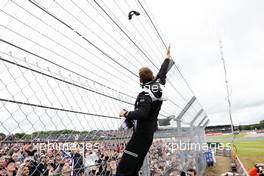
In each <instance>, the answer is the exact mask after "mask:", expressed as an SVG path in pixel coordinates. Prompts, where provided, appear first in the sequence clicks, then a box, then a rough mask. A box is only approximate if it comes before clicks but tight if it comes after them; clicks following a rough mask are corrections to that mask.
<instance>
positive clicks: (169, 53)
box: [166, 45, 171, 59]
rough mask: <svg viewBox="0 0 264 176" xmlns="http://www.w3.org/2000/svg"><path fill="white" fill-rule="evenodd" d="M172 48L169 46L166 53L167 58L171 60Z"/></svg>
mask: <svg viewBox="0 0 264 176" xmlns="http://www.w3.org/2000/svg"><path fill="white" fill-rule="evenodd" d="M170 48H171V46H170V45H169V47H168V48H167V52H166V58H169V59H170V58H171V52H170Z"/></svg>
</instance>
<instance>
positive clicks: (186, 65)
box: [147, 0, 264, 124]
mask: <svg viewBox="0 0 264 176" xmlns="http://www.w3.org/2000/svg"><path fill="white" fill-rule="evenodd" d="M147 2H148V1H147ZM148 4H149V7H150V9H151V10H152V14H153V15H154V16H155V19H156V22H157V23H158V24H159V27H160V28H161V29H162V31H163V34H164V35H165V36H166V38H167V41H168V42H170V43H171V44H172V48H173V54H174V57H175V59H176V61H177V62H178V64H179V65H180V67H181V69H182V71H183V73H184V75H185V76H186V78H187V79H188V81H189V83H190V84H191V86H192V88H193V89H194V91H195V93H196V95H197V97H199V99H200V101H201V103H202V105H203V106H204V107H205V109H206V110H207V113H208V115H209V118H210V119H211V124H214V123H216V124H220V123H229V122H230V121H229V118H228V114H227V111H228V109H227V102H226V99H225V98H226V90H225V84H224V71H223V65H222V62H221V60H220V54H219V53H220V51H219V45H218V40H219V39H221V40H222V42H223V47H224V58H225V60H226V67H227V74H228V81H229V83H230V87H231V102H232V114H233V118H234V122H235V123H236V124H247V123H255V122H258V121H259V120H263V119H264V82H263V75H264V69H263V68H264V32H263V31H264V20H263V19H264V1H261V0H221V1H220V0H199V1H196V0H186V1H173V0H155V1H149V2H148Z"/></svg>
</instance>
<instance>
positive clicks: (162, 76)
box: [156, 46, 174, 85]
mask: <svg viewBox="0 0 264 176" xmlns="http://www.w3.org/2000/svg"><path fill="white" fill-rule="evenodd" d="M173 64H174V61H173V60H172V59H171V53H170V46H169V47H168V49H167V53H166V59H165V60H164V62H163V63H162V65H161V67H160V70H159V72H158V74H157V76H156V80H157V81H159V82H160V84H162V85H165V83H166V74H167V73H168V71H169V70H170V69H171V67H172V66H173Z"/></svg>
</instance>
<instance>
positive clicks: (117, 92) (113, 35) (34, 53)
mask: <svg viewBox="0 0 264 176" xmlns="http://www.w3.org/2000/svg"><path fill="white" fill-rule="evenodd" d="M143 4H144V3H143V2H141V1H133V2H132V1H122V2H119V1H116V0H113V1H111V2H107V3H106V2H104V1H102V0H101V1H88V0H87V1H66V2H63V3H62V1H56V0H55V1H54V0H48V1H47V0H45V1H44V0H42V1H41V0H36V1H35V0H34V1H33V0H29V1H28V0H22V1H15V0H12V1H11V0H4V1H3V2H1V4H0V15H1V20H0V114H1V120H0V122H1V123H0V129H1V130H0V133H1V144H0V145H1V146H0V147H1V153H0V155H1V162H0V164H1V163H5V164H4V165H5V167H6V168H5V169H2V170H1V172H7V171H10V172H11V171H12V170H15V171H16V172H17V173H18V175H19V174H20V175H40V174H42V175H54V174H61V175H78V174H79V173H85V174H86V175H96V174H101V175H107V174H108V175H110V174H114V172H115V169H116V165H117V164H118V161H119V159H120V157H121V156H122V152H123V150H124V148H125V145H126V142H127V141H128V140H129V137H130V135H131V131H125V130H120V129H119V127H120V125H121V123H122V120H121V119H120V118H119V117H118V112H119V111H120V110H121V109H127V110H133V106H134V102H135V98H136V95H137V94H138V93H139V91H141V90H140V89H139V87H140V86H139V83H138V76H137V72H138V69H139V68H140V67H142V66H149V67H150V68H151V69H153V70H154V71H157V70H158V68H159V65H160V64H161V62H162V59H163V50H162V49H161V48H162V47H164V46H163V44H164V41H163V40H162V41H163V42H161V40H160V39H161V38H162V36H161V35H160V34H159V33H158V34H159V35H157V30H158V29H157V28H156V26H155V25H154V21H153V20H152V18H151V15H150V14H149V13H148V9H147V6H145V5H143ZM133 9H137V10H138V11H140V12H141V15H140V16H139V17H140V18H137V17H133V19H132V20H131V21H129V20H128V19H127V12H129V11H131V10H133ZM134 18H135V19H134ZM167 77H168V82H167V85H166V89H167V91H168V92H169V96H168V97H169V100H168V101H166V102H164V104H163V106H162V109H161V111H160V115H159V119H160V120H159V125H160V129H159V130H158V131H157V132H156V134H155V140H154V142H153V145H152V147H151V149H150V152H149V154H148V157H147V158H146V162H145V164H144V167H143V168H142V171H141V172H142V174H144V175H150V174H151V175H173V174H175V173H176V172H177V173H179V172H181V171H187V170H188V169H189V168H194V169H196V170H197V172H198V174H199V175H202V174H203V171H204V168H205V163H204V158H203V151H202V149H201V146H202V145H203V144H204V143H205V136H204V127H205V126H206V125H207V124H208V122H209V121H208V119H207V116H206V114H205V112H204V111H203V109H202V107H201V105H200V104H199V103H198V101H197V100H196V98H195V96H194V95H193V91H192V90H191V89H190V86H189V85H188V83H187V82H186V80H185V78H184V77H183V75H182V73H181V72H180V70H179V68H178V67H177V66H176V67H174V69H172V70H171V71H170V72H169V74H168V76H167ZM180 144H183V145H185V146H186V145H188V144H192V145H199V146H197V148H184V149H181V148H180V147H181V145H180ZM2 165H3V164H1V167H2Z"/></svg>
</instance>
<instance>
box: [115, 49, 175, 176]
mask: <svg viewBox="0 0 264 176" xmlns="http://www.w3.org/2000/svg"><path fill="white" fill-rule="evenodd" d="M173 64H174V62H173V60H172V59H171V56H170V47H169V48H168V49H167V57H166V59H165V60H164V62H163V64H162V65H161V68H160V70H159V72H158V74H157V76H156V77H154V76H153V73H152V71H151V70H150V69H149V68H147V67H143V68H141V69H140V70H139V77H140V83H141V86H142V88H143V91H142V92H141V93H139V95H138V96H137V99H136V102H135V110H134V111H126V110H122V111H121V112H120V114H119V116H120V117H125V118H126V121H128V122H129V124H134V132H133V135H132V137H131V139H130V141H129V142H128V144H127V146H126V149H125V150H124V153H123V156H122V158H121V161H120V163H119V165H118V167H117V174H116V176H137V175H138V171H139V170H140V168H141V166H142V165H143V162H144V158H145V156H146V155H147V153H148V151H149V148H150V146H151V144H152V141H153V135H154V132H155V131H156V130H157V121H158V120H157V117H158V115H159V111H160V108H161V105H162V100H163V95H162V89H161V87H162V86H164V85H165V82H166V74H167V72H168V71H169V69H170V68H171V67H172V65H173Z"/></svg>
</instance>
